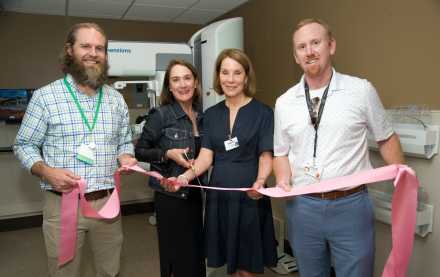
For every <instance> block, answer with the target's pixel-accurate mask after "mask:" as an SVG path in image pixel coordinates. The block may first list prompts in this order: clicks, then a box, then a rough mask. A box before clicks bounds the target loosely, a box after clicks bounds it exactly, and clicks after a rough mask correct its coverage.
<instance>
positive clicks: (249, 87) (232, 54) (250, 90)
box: [213, 48, 257, 97]
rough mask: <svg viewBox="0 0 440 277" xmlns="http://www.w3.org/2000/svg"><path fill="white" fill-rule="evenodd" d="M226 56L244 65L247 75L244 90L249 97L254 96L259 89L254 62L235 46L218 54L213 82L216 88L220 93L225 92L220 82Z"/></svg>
mask: <svg viewBox="0 0 440 277" xmlns="http://www.w3.org/2000/svg"><path fill="white" fill-rule="evenodd" d="M226 58H231V59H233V60H234V61H236V62H238V63H239V64H241V66H243V68H244V72H245V73H246V77H247V82H246V84H245V85H244V88H243V92H244V94H245V95H246V96H248V97H252V96H254V95H255V92H256V90H257V88H256V87H257V85H256V83H257V82H256V78H255V72H254V68H253V66H252V62H251V60H250V59H249V57H248V56H247V55H246V54H245V53H244V52H243V51H242V50H240V49H235V48H229V49H225V50H223V51H222V52H221V53H220V54H219V55H218V57H217V60H216V62H215V72H214V74H215V75H214V84H213V87H214V90H215V91H216V92H217V94H219V95H223V94H225V93H224V91H223V89H222V86H221V84H220V77H219V75H220V67H221V65H222V62H223V60H224V59H226Z"/></svg>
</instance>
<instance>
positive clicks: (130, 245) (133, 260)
mask: <svg viewBox="0 0 440 277" xmlns="http://www.w3.org/2000/svg"><path fill="white" fill-rule="evenodd" d="M147 218H148V214H136V215H130V216H124V217H123V226H124V247H123V250H122V251H123V252H122V261H121V264H122V266H121V277H136V276H154V277H155V276H160V274H159V258H158V247H157V235H156V230H155V227H154V226H152V225H150V224H149V223H148V219H147ZM84 255H85V256H84V259H83V261H84V265H83V273H82V274H81V276H85V277H89V276H90V277H93V276H94V270H93V267H92V265H91V262H90V261H91V256H90V254H89V253H88V251H87V249H86V253H85V254H84ZM208 272H209V277H221V276H226V273H225V271H224V269H222V268H221V269H217V270H209V271H208ZM0 276H5V277H6V276H11V277H27V276H32V277H40V276H41V277H43V276H44V277H46V276H47V266H46V254H45V250H44V242H43V236H42V233H41V228H30V229H22V230H18V231H11V232H0ZM258 276H263V277H274V276H289V277H293V276H298V275H297V274H289V275H277V274H275V273H273V272H272V271H271V270H266V272H265V274H264V275H258ZM188 277H190V276H188Z"/></svg>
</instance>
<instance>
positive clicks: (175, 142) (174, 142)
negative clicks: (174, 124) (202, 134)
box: [164, 128, 191, 149]
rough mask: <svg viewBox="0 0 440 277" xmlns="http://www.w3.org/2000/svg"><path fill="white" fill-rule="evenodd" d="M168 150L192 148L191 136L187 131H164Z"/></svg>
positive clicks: (175, 129)
mask: <svg viewBox="0 0 440 277" xmlns="http://www.w3.org/2000/svg"><path fill="white" fill-rule="evenodd" d="M164 137H165V140H166V144H167V146H168V147H167V148H168V149H172V148H186V147H189V146H190V139H191V135H190V133H189V132H188V131H187V130H182V129H177V128H166V129H164Z"/></svg>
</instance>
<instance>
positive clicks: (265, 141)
mask: <svg viewBox="0 0 440 277" xmlns="http://www.w3.org/2000/svg"><path fill="white" fill-rule="evenodd" d="M215 70H216V76H215V80H214V89H215V90H216V91H217V93H219V94H220V95H224V96H225V101H222V102H220V103H218V104H216V105H214V106H213V107H211V108H209V109H208V110H207V111H206V113H205V118H204V134H205V135H204V137H203V140H202V149H201V151H200V154H199V156H198V158H197V159H196V160H195V162H194V167H193V169H189V170H187V171H186V172H185V173H183V174H182V175H180V176H179V177H178V180H180V181H181V182H184V183H186V182H189V181H191V180H192V179H194V178H195V176H196V175H200V174H203V173H204V172H205V171H206V170H208V169H209V168H210V166H211V165H212V166H213V168H212V172H211V178H210V181H209V184H210V186H217V187H225V188H235V187H252V188H254V189H259V188H261V187H263V186H264V184H265V182H266V179H267V177H268V176H269V175H270V173H271V171H272V156H273V152H272V151H273V111H272V109H271V108H270V107H268V106H266V105H264V104H263V103H261V102H259V101H257V100H256V99H254V98H253V97H252V96H253V95H254V93H255V74H254V71H253V68H252V64H251V62H250V60H249V58H248V57H247V56H246V54H244V53H243V52H242V51H241V50H237V49H227V50H224V51H223V52H222V53H220V55H219V57H218V58H217V61H216V67H215ZM169 189H171V190H172V189H178V188H176V187H174V188H173V187H171V186H170V188H169ZM205 238H206V255H207V261H208V266H209V267H220V266H223V265H225V264H227V272H228V274H232V276H237V277H238V276H253V273H264V267H265V266H269V267H274V266H276V263H277V257H276V241H275V235H274V227H273V220H272V210H271V204H270V199H269V198H268V197H266V196H262V195H261V194H259V193H258V192H256V191H254V190H253V191H249V192H236V191H215V190H208V191H207V201H206V213H205Z"/></svg>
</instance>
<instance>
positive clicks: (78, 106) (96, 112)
mask: <svg viewBox="0 0 440 277" xmlns="http://www.w3.org/2000/svg"><path fill="white" fill-rule="evenodd" d="M64 84H65V85H66V87H67V90H68V91H69V93H70V95H71V96H72V98H73V101H75V104H76V107H77V108H78V111H79V113H80V114H81V118H82V120H83V122H84V124H85V125H86V126H87V128H88V129H89V131H90V132H92V131H93V129H94V128H95V125H96V121H97V119H98V113H99V109H100V108H101V102H102V87H100V88H99V95H98V104H97V105H96V110H95V116H94V117H93V125H92V126H90V124H89V121H88V120H87V117H86V115H85V114H84V110H83V108H82V107H81V105H80V104H79V101H78V97H76V94H75V93H74V92H73V91H72V88H71V87H70V84H69V82H67V80H66V77H64Z"/></svg>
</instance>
